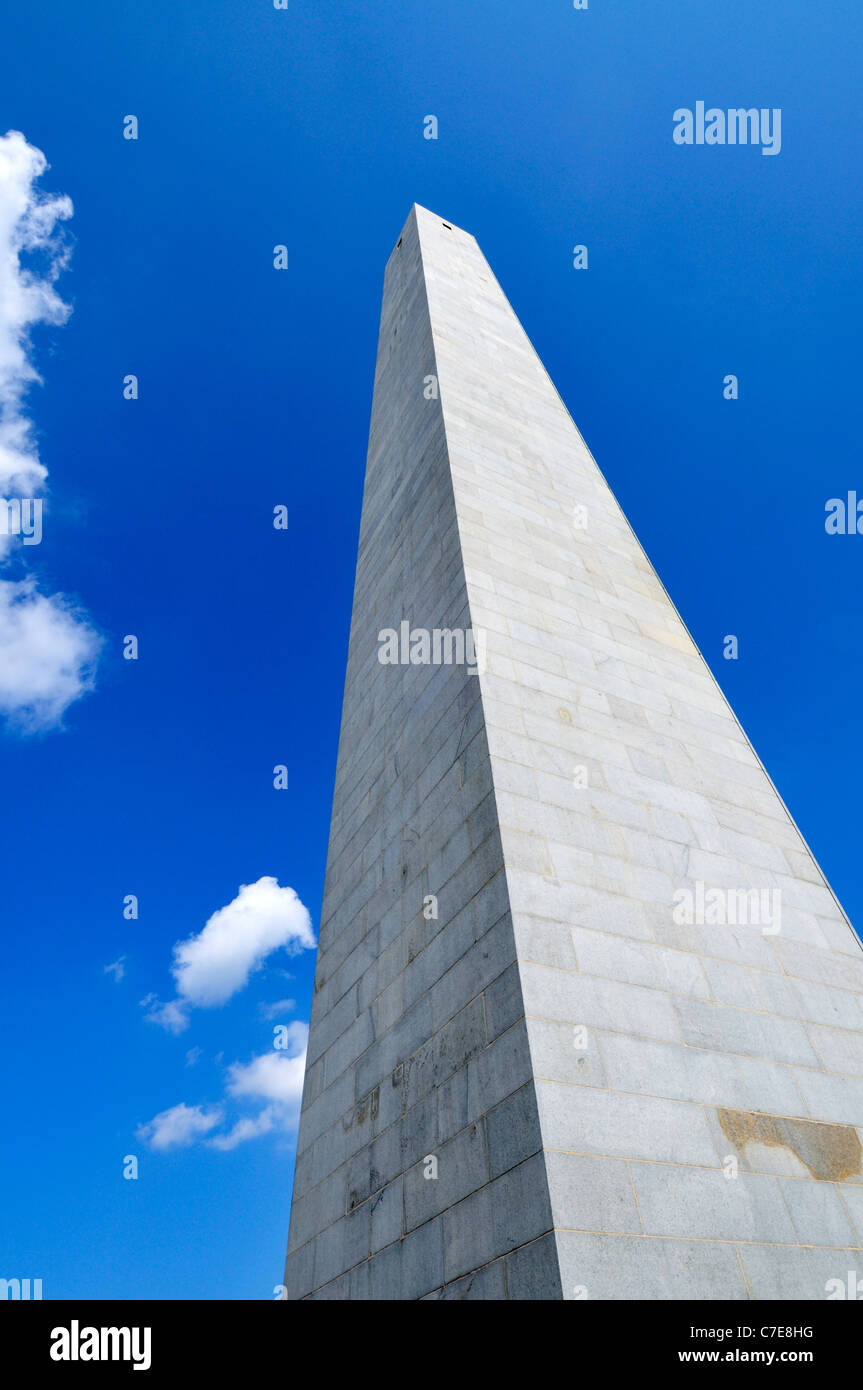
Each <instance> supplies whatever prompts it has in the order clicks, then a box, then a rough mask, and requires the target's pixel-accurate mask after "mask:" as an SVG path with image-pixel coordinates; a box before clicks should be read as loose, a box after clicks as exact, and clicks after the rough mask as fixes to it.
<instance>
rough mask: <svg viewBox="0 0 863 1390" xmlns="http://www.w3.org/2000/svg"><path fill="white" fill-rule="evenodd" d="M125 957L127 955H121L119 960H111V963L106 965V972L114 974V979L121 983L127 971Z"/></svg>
mask: <svg viewBox="0 0 863 1390" xmlns="http://www.w3.org/2000/svg"><path fill="white" fill-rule="evenodd" d="M125 959H126V957H125V956H119V957H118V959H117V960H114V961H112V962H111V964H110V965H106V966H105V974H106V975H113V976H114V979H115V980H116V981H117V984H119V983H120V981H121V980H122V978H123V976H124V975H125V973H126V966H125V964H124V962H125Z"/></svg>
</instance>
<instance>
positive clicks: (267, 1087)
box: [227, 1023, 308, 1106]
mask: <svg viewBox="0 0 863 1390" xmlns="http://www.w3.org/2000/svg"><path fill="white" fill-rule="evenodd" d="M294 1029H295V1030H296V1032H295V1033H293V1036H291V1035H292V1030H294ZM288 1036H289V1038H290V1039H291V1044H292V1045H290V1046H289V1048H288V1049H287V1050H286V1051H284V1052H277V1051H276V1050H275V1049H273V1050H272V1051H270V1052H264V1053H263V1054H262V1055H261V1056H260V1057H253V1058H252V1060H251V1062H246V1063H245V1064H243V1063H241V1062H235V1063H234V1065H233V1066H232V1067H229V1068H228V1086H227V1089H228V1093H229V1094H230V1095H232V1096H252V1097H255V1098H257V1099H262V1100H270V1101H276V1102H278V1104H279V1105H284V1106H294V1105H297V1104H299V1102H300V1100H301V1098H302V1094H303V1076H304V1074H305V1064H306V1045H307V1041H308V1029H307V1028H306V1026H305V1024H303V1023H292V1024H291V1025H290V1026H289V1028H288Z"/></svg>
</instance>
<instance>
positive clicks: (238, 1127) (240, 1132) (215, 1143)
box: [208, 1105, 276, 1153]
mask: <svg viewBox="0 0 863 1390" xmlns="http://www.w3.org/2000/svg"><path fill="white" fill-rule="evenodd" d="M275 1123H276V1107H275V1106H274V1105H268V1106H267V1108H266V1109H265V1110H262V1111H261V1112H260V1113H259V1114H258V1115H255V1116H252V1117H246V1118H245V1119H242V1120H237V1123H236V1124H235V1125H234V1127H233V1129H231V1130H229V1132H228V1133H227V1134H217V1135H216V1136H215V1138H213V1139H210V1140H209V1141H208V1142H209V1145H210V1148H212V1149H220V1150H221V1151H222V1152H223V1153H226V1152H227V1151H228V1150H229V1149H235V1148H236V1147H237V1145H238V1144H244V1143H245V1142H246V1140H247V1139H257V1137H258V1135H259V1134H267V1133H269V1131H270V1130H271V1129H272V1128H273V1126H274V1125H275Z"/></svg>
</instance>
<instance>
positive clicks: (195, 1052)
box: [186, 1047, 204, 1067]
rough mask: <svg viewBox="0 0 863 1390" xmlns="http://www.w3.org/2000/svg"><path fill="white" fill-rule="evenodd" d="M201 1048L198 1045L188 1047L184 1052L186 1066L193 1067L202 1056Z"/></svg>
mask: <svg viewBox="0 0 863 1390" xmlns="http://www.w3.org/2000/svg"><path fill="white" fill-rule="evenodd" d="M203 1055H204V1054H203V1049H202V1048H200V1047H190V1048H189V1050H188V1052H187V1053H186V1066H187V1067H193V1066H194V1065H195V1063H196V1062H198V1061H200V1059H201V1057H202V1056H203Z"/></svg>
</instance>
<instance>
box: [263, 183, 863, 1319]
mask: <svg viewBox="0 0 863 1390" xmlns="http://www.w3.org/2000/svg"><path fill="white" fill-rule="evenodd" d="M402 623H404V624H405V625H406V628H409V629H410V630H411V632H414V631H415V630H423V631H424V632H428V633H432V632H433V631H434V630H435V629H438V630H447V631H448V632H449V633H450V634H452V633H454V632H457V631H458V632H463V631H465V630H467V629H471V628H472V629H473V630H474V632H477V633H478V634H479V636H480V637H484V647H485V660H484V661H483V660H480V661H479V662H478V667H479V669H478V670H477V669H476V666H475V667H473V668H471V667H470V666H469V665H468V663H467V662H466V661H465V662H463V663H459V662H457V661H451V662H450V663H447V662H446V661H445V660H437V661H435V660H434V659H431V660H425V659H421V658H424V657H425V656H427V655H428V653H426V652H424V651H423V648H422V644H421V643H420V644H419V645H418V646H417V647H415V648H414V647H413V646H412V647H411V650H412V651H413V652H414V657H415V660H414V661H410V660H407V661H406V662H404V663H403V662H401V661H400V660H399V661H398V664H386V663H384V662H382V661H381V660H380V659H379V658H380V654H381V651H382V643H381V639H380V634H381V633H382V632H386V631H387V630H393V631H398V632H401V624H402ZM403 637H404V633H402V638H403ZM481 649H482V644H481ZM401 651H402V654H404V646H402V648H401ZM861 1134H863V953H861V947H860V943H859V941H858V939H857V937H856V936H855V934H854V932H853V930H852V928H851V926H850V924H849V922H848V921H847V919H846V918H845V916H844V914H843V912H842V910H841V908H840V906H839V904H838V903H837V901H836V899H835V897H834V896H833V894H832V892H831V891H830V888H829V886H828V885H827V884H826V882H825V881H824V878H823V875H822V874H821V872H820V870H819V868H818V866H817V864H816V863H815V861H814V859H813V857H812V855H811V853H810V851H809V849H808V847H807V845H806V844H805V842H804V841H803V839H802V838H801V836H800V833H799V831H798V830H797V828H796V826H795V825H794V823H793V821H792V820H791V818H790V816H789V814H788V812H787V810H786V809H785V806H784V805H783V803H782V801H781V799H780V797H779V795H778V793H777V792H776V790H775V788H774V787H773V785H772V783H771V782H770V779H769V777H768V776H767V774H766V772H765V770H764V769H763V767H762V766H761V764H760V762H759V761H758V758H757V757H756V755H755V753H754V752H753V750H752V748H751V746H750V744H749V742H748V741H747V739H746V736H745V734H744V733H743V731H742V730H741V728H740V726H739V724H738V723H737V721H736V719H735V717H734V714H733V713H732V711H731V709H730V707H729V705H728V703H727V701H726V700H725V698H724V696H723V695H722V692H721V691H720V689H719V687H718V686H717V684H716V682H715V680H714V678H713V676H712V675H711V673H710V671H709V669H708V667H707V666H706V664H705V662H704V661H703V659H702V657H701V655H700V654H699V652H698V650H697V648H696V647H695V645H694V643H693V641H692V639H691V637H690V636H689V634H688V632H687V630H686V628H685V627H684V625H683V623H682V621H681V619H680V617H679V616H678V614H677V612H676V610H675V609H674V607H673V605H672V603H671V601H670V600H669V598H668V596H667V594H666V593H665V591H664V589H663V587H662V585H661V583H660V581H659V579H658V578H657V576H656V574H655V573H654V571H653V569H652V567H651V565H650V563H649V561H648V560H647V558H646V556H645V555H644V552H643V551H642V549H641V547H640V545H639V544H638V541H637V540H636V538H635V536H634V535H633V533H632V531H631V529H630V527H629V525H628V523H627V521H626V518H625V517H624V515H623V513H622V511H621V510H620V508H619V506H618V504H617V502H616V501H615V499H614V497H613V496H612V494H611V492H610V490H609V488H608V486H607V484H606V482H605V480H604V479H603V477H602V475H601V474H600V472H599V470H598V468H597V466H596V464H595V463H594V461H593V459H592V458H591V455H590V453H589V452H588V450H587V448H586V446H585V444H584V442H583V440H582V438H581V436H580V435H579V433H578V430H577V429H576V428H575V425H574V424H573V422H572V420H571V419H570V417H569V415H568V414H567V411H566V408H565V406H564V405H563V403H562V401H561V400H560V397H559V396H558V394H557V392H556V391H555V389H554V387H553V385H552V383H551V382H550V380H549V378H548V376H547V375H546V373H545V371H544V369H543V367H542V364H541V362H540V361H539V359H538V357H537V356H536V353H535V352H534V350H533V348H532V347H531V344H530V342H529V341H528V339H527V337H526V336H525V333H524V331H523V329H522V328H521V325H520V324H519V322H518V320H517V318H516V317H515V315H514V313H513V311H512V309H511V308H510V306H509V304H508V302H507V300H506V298H505V296H504V295H503V293H502V291H501V289H500V287H499V286H498V284H497V282H496V280H495V278H494V276H493V274H492V272H491V270H490V269H489V266H488V264H487V262H486V261H485V259H484V257H483V255H482V253H481V251H480V250H479V247H478V246H477V243H476V241H475V240H474V238H473V237H471V236H470V235H468V234H467V233H466V232H463V231H460V230H459V229H458V228H456V227H453V226H450V225H449V224H447V223H445V222H443V221H442V220H441V219H440V218H439V217H436V216H434V215H433V214H432V213H430V212H427V211H426V210H424V209H422V208H419V207H415V208H414V209H413V210H412V211H411V214H410V216H409V218H408V221H407V223H406V225H405V228H404V230H403V232H402V235H401V237H400V238H399V241H398V244H397V246H396V248H395V249H394V251H393V253H392V255H391V257H390V260H389V264H388V266H387V272H386V280H385V286H384V297H383V311H382V316H381V327H380V340H379V347H378V360H377V369H376V374H375V389H374V405H373V410H372V422H371V433H370V442H369V453H368V465H367V472H366V484H365V494H364V499H363V512H362V524H361V533H360V544H359V555H358V561H357V574H356V588H355V594H354V608H353V620H352V625H351V636H350V648H349V656H348V669H347V680H346V686H345V699H344V709H343V716H342V729H341V737H340V743H339V758H338V767H337V773H336V786H335V797H334V805H333V817H332V827H331V834H330V846H329V856H328V863H327V875H326V885H325V893H324V905H323V913H322V921H321V929H320V946H319V952H318V961H317V972H316V979H315V996H314V1002H313V1006H312V1016H311V1031H310V1045H309V1053H308V1060H307V1070H306V1081H305V1089H304V1094H303V1105H302V1117H301V1122H300V1129H299V1141H298V1154H297V1166H296V1176H295V1181H294V1194H293V1205H292V1212H291V1228H290V1238H289V1245H288V1259H287V1266H286V1275H285V1281H286V1284H287V1289H288V1297H289V1298H292V1299H302V1298H308V1297H312V1298H336V1299H421V1298H479V1299H552V1300H560V1299H577V1298H588V1299H629V1298H634V1299H668V1298H695V1299H749V1298H754V1299H779V1298H791V1297H798V1298H806V1299H823V1298H827V1297H828V1296H829V1293H830V1289H831V1287H835V1286H831V1281H834V1280H836V1281H841V1283H842V1284H846V1283H847V1280H848V1277H849V1273H850V1272H851V1271H857V1270H859V1277H861V1278H863V1149H861Z"/></svg>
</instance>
